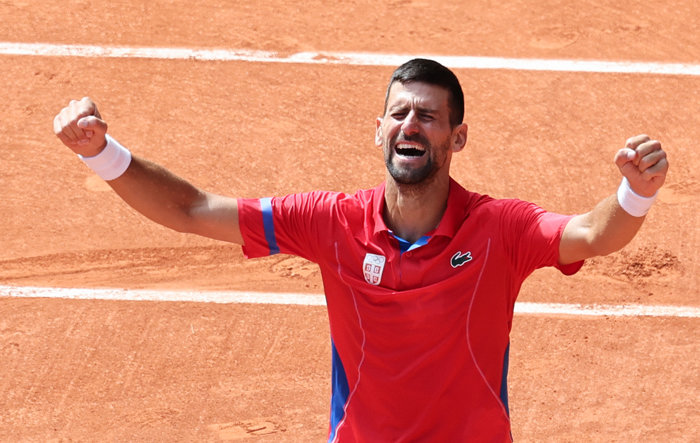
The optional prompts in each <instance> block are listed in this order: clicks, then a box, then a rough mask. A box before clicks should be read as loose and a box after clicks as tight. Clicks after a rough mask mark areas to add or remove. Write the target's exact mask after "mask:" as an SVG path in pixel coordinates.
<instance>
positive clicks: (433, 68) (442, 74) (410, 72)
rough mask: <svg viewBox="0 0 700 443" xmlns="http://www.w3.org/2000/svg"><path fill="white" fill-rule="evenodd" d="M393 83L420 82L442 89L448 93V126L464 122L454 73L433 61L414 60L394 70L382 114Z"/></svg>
mask: <svg viewBox="0 0 700 443" xmlns="http://www.w3.org/2000/svg"><path fill="white" fill-rule="evenodd" d="M394 82H399V83H401V84H402V85H404V84H407V83H411V82H422V83H428V84H430V85H435V86H440V87H443V88H445V89H446V90H447V92H449V94H450V96H449V100H448V104H449V106H450V124H451V125H452V126H453V127H454V126H457V125H460V124H462V122H463V121H464V92H462V86H461V85H460V84H459V80H458V79H457V76H456V75H455V74H454V72H452V71H450V70H449V69H448V68H447V67H445V66H443V65H441V64H440V63H438V62H436V61H435V60H428V59H425V58H414V59H413V60H409V61H407V62H406V63H404V64H403V65H401V66H399V67H398V68H396V70H395V71H394V73H393V74H392V76H391V79H390V80H389V86H387V88H386V97H385V98H384V114H386V107H387V105H388V102H389V91H390V90H391V85H393V84H394Z"/></svg>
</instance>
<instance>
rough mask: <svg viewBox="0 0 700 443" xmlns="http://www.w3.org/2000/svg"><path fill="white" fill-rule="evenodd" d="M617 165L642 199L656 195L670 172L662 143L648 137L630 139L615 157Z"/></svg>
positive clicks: (641, 136) (638, 136)
mask: <svg viewBox="0 0 700 443" xmlns="http://www.w3.org/2000/svg"><path fill="white" fill-rule="evenodd" d="M615 164H617V167H618V168H620V172H621V173H622V175H624V176H625V177H627V180H628V181H629V183H630V187H631V188H632V190H633V191H634V192H636V193H637V194H639V195H641V196H642V197H651V196H652V195H654V194H656V191H658V190H659V188H661V185H663V184H664V181H665V180H666V172H667V171H668V160H667V159H666V152H664V150H663V149H662V148H661V143H659V142H658V141H656V140H651V139H650V138H649V136H647V135H637V136H635V137H631V138H629V139H628V140H627V143H626V144H625V147H624V148H622V149H620V150H619V151H618V152H617V154H616V155H615Z"/></svg>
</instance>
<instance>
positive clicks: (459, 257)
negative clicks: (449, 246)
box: [450, 251, 472, 269]
mask: <svg viewBox="0 0 700 443" xmlns="http://www.w3.org/2000/svg"><path fill="white" fill-rule="evenodd" d="M470 261H472V252H471V251H467V252H465V253H464V254H462V251H457V253H456V254H455V255H453V256H452V259H451V260H450V264H451V265H452V267H453V268H455V269H457V267H459V266H462V265H463V264H465V263H468V262H470Z"/></svg>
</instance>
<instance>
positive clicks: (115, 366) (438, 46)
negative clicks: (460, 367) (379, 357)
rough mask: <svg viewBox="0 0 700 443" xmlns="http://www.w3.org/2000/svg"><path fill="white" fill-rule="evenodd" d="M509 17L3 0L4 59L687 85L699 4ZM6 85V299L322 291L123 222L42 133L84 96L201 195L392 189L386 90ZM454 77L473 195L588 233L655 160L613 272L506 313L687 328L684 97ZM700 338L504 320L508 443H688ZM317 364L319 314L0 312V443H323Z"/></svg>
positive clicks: (330, 84)
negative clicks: (106, 291)
mask: <svg viewBox="0 0 700 443" xmlns="http://www.w3.org/2000/svg"><path fill="white" fill-rule="evenodd" d="M241 3H242V2H241ZM433 3H434V4H433ZM460 3H461V4H460ZM506 3H507V4H508V6H497V5H499V4H500V3H499V2H486V1H477V2H466V1H461V2H451V3H450V2H448V3H444V4H442V3H440V4H439V3H438V2H427V1H426V2H420V1H372V2H370V1H352V2H342V3H339V4H334V3H330V2H317V1H308V2H298V3H297V2H285V1H279V0H271V1H268V2H259V1H257V0H255V1H253V2H249V3H245V4H240V5H232V4H229V3H228V2H222V1H220V0H216V1H209V2H203V4H199V3H198V2H184V1H179V0H178V1H164V0H157V1H152V2H147V3H143V2H135V1H120V2H111V3H110V4H109V5H100V4H96V3H94V2H86V1H77V0H73V1H67V2H55V3H51V4H45V3H44V2H37V1H36V0H28V1H22V2H20V1H15V2H0V21H2V23H3V26H2V27H1V29H0V41H2V42H13V43H46V44H85V45H98V46H100V45H102V46H124V47H179V48H193V49H227V50H264V51H272V52H276V53H277V54H279V55H280V56H281V57H285V56H289V55H290V54H295V53H299V52H304V51H315V52H323V51H333V52H369V53H388V54H406V55H407V56H406V59H408V58H410V56H412V55H455V56H467V55H469V56H489V57H505V58H538V59H566V60H603V61H613V62H618V61H632V62H659V63H684V64H689V65H695V66H697V64H699V63H700V40H698V38H697V32H696V31H694V30H695V29H699V28H700V3H698V2H697V1H695V0H683V1H679V2H673V6H671V3H669V2H665V1H660V0H659V1H643V2H627V1H622V2H617V1H616V2H613V1H608V2H605V1H602V0H588V1H584V2H559V1H544V0H538V1H537V2H526V1H520V0H518V1H514V2H506ZM448 4H449V5H448ZM0 68H1V69H0V80H1V81H2V84H3V85H4V88H3V92H2V102H3V107H2V108H1V109H0V121H2V124H1V125H0V143H1V144H0V152H1V153H2V168H1V173H0V197H1V198H0V213H2V214H3V217H2V220H3V222H2V229H1V230H0V286H3V287H7V286H11V287H17V288H20V292H21V288H25V287H29V286H39V287H49V288H125V289H133V290H137V289H155V290H176V291H182V292H187V293H189V291H193V290H204V291H256V292H264V293H269V294H275V293H279V292H284V293H302V294H321V293H322V287H321V283H320V278H319V273H318V271H317V270H316V268H315V265H313V264H311V263H308V262H305V261H302V260H301V259H297V258H292V257H289V256H282V255H278V256H274V257H272V258H268V259H262V260H254V261H246V260H245V259H244V258H243V255H242V253H241V251H240V248H239V247H236V246H235V245H227V244H223V243H217V242H214V241H209V240H206V239H202V238H198V237H195V236H188V235H182V234H177V233H173V232H170V231H167V230H166V229H164V228H161V227H159V226H156V225H154V224H152V223H151V222H149V221H147V220H146V219H144V218H143V217H141V216H140V215H138V214H136V213H135V212H134V211H132V210H131V209H130V208H128V207H127V206H126V205H125V204H123V203H122V202H121V201H120V200H119V199H118V198H117V197H116V196H115V195H113V194H112V193H111V192H110V190H109V188H108V187H107V186H106V185H105V184H104V183H103V182H101V181H100V180H99V179H98V178H97V177H96V176H94V175H93V174H92V173H91V172H90V171H89V170H88V169H87V168H86V167H85V166H83V165H82V163H81V162H80V161H79V160H78V159H77V158H76V157H75V156H74V155H72V154H71V153H70V151H68V149H66V148H64V147H63V146H62V145H61V144H60V142H59V141H58V139H56V138H55V137H54V135H53V132H52V120H53V116H54V115H55V114H56V113H57V112H58V111H59V110H60V109H61V108H62V107H63V106H65V105H66V104H67V103H68V101H69V100H70V99H73V98H80V97H82V96H85V95H89V96H91V97H93V98H94V99H95V100H96V102H97V103H98V106H99V107H100V110H101V112H102V115H103V117H104V118H105V119H106V120H107V121H108V122H109V124H110V133H111V134H113V135H114V136H115V138H117V139H119V140H120V141H121V142H122V143H123V144H124V145H126V146H128V147H130V148H131V149H132V151H134V152H135V153H137V154H140V155H143V156H146V157H148V158H150V159H152V160H154V161H156V162H159V163H161V164H163V165H165V166H166V167H168V168H170V169H171V170H173V171H174V172H176V173H177V174H180V175H182V176H184V177H187V178H188V179H190V180H191V181H192V182H194V183H195V184H196V185H199V186H201V187H203V188H205V189H208V190H211V191H215V192H218V193H222V194H228V195H234V196H244V197H257V196H259V197H263V196H269V195H282V194H287V193H291V192H298V191H307V190H312V189H329V190H342V191H348V192H353V191H355V190H357V189H360V188H367V187H371V186H374V185H375V184H377V183H378V182H380V181H381V180H382V179H383V172H384V166H383V162H382V157H381V153H380V150H379V149H378V148H375V147H374V144H373V137H374V125H375V123H374V122H375V118H376V117H377V116H378V115H379V113H380V112H381V108H382V105H383V100H384V88H385V86H386V82H387V80H388V78H389V76H390V74H391V71H392V70H393V68H392V67H390V66H358V65H348V64H343V63H340V64H329V63H318V64H310V63H274V62H264V61H263V62H252V61H226V62H221V61H219V62H217V61H206V60H196V59H177V60H162V59H147V58H105V57H56V56H31V55H9V54H3V55H0ZM455 71H456V73H457V74H458V76H459V78H460V81H461V82H462V85H463V88H464V90H465V96H466V98H467V105H466V107H467V109H466V112H467V114H466V121H467V122H468V123H469V125H470V132H469V142H468V145H467V149H466V150H465V151H464V152H462V153H460V154H458V155H457V156H455V158H454V160H453V176H454V177H455V178H456V179H457V180H458V181H460V182H461V183H462V184H464V185H465V187H467V188H468V189H472V190H475V191H477V192H482V193H488V194H490V195H492V196H495V197H517V198H521V199H524V200H530V201H534V202H536V203H538V204H539V205H541V206H543V207H545V208H547V209H549V210H552V211H557V212H563V213H577V212H583V211H586V210H588V209H590V208H591V207H592V206H593V205H594V204H595V203H596V202H597V201H599V200H600V199H602V198H603V197H605V196H607V195H609V194H610V193H612V192H613V191H614V190H615V189H616V188H617V184H618V182H619V176H618V173H617V169H616V167H615V166H614V164H613V163H612V158H613V155H614V153H615V151H616V150H617V149H619V148H620V147H621V146H622V145H623V144H624V141H625V139H626V138H627V137H629V136H631V135H635V134H638V133H648V134H650V135H652V136H653V137H655V138H658V139H659V140H661V142H662V143H663V145H664V147H665V149H666V151H667V152H668V155H669V159H670V163H671V170H670V173H669V177H668V180H667V184H666V186H665V188H664V189H663V190H662V191H661V193H660V196H659V199H658V202H657V204H656V205H655V206H654V208H652V210H651V212H650V214H649V216H648V217H647V222H646V224H645V225H644V227H643V228H642V231H641V232H640V234H639V235H638V236H637V238H636V239H635V240H634V241H633V242H632V243H631V244H630V245H629V246H628V247H627V248H626V249H624V250H623V251H622V252H620V253H617V254H615V255H612V256H609V257H605V258H598V259H594V260H590V261H589V262H588V263H587V264H586V265H585V266H584V268H583V269H582V271H581V272H579V273H578V274H577V275H575V276H573V277H563V276H561V275H559V274H558V273H557V272H555V271H553V270H541V271H537V272H536V273H535V274H533V275H532V276H531V277H530V279H529V280H528V281H527V282H526V284H525V286H524V287H523V290H522V292H521V295H520V298H519V301H521V302H538V303H569V304H578V303H580V304H585V305H593V304H606V305H627V304H632V305H643V306H647V305H648V306H681V307H690V308H698V307H700V272H699V266H698V265H699V263H700V235H699V234H700V215H699V214H700V212H699V210H700V175H699V174H698V170H699V169H700V159H699V157H698V147H697V144H698V140H700V117H699V116H700V77H699V76H697V75H685V74H675V75H659V74H644V73H630V74H615V73H584V72H551V71H531V70H521V69H516V70H508V69H463V68H458V69H455ZM56 293H57V294H60V291H58V290H56ZM695 312H697V311H695ZM699 326H700V319H699V318H697V316H696V317H692V316H691V317H680V316H674V315H671V316H664V317H654V316H640V315H633V316H622V317H618V316H611V315H599V316H582V315H558V314H548V315H544V314H537V313H535V314H516V316H515V319H514V326H513V331H512V336H511V340H512V344H511V358H510V361H511V364H510V371H509V393H510V411H511V418H512V428H513V436H514V438H515V440H516V441H552V442H561V441H571V442H579V441H664V442H666V441H688V442H690V441H698V440H700V412H698V408H697V401H698V398H700V360H699V359H698V358H697V355H698V352H699V351H700V346H699V345H698V343H699V339H700V329H699ZM330 363H331V348H330V337H329V331H328V325H327V317H326V313H325V308H324V307H323V306H304V305H283V304H254V303H223V304H222V303H201V302H169V301H119V300H117V301H114V300H70V299H65V298H42V297H40V298H31V297H30V298H27V297H7V296H5V297H2V298H0V441H8V442H19V441H53V442H67V441H221V440H224V441H241V442H314V441H316V442H320V441H324V440H325V438H326V435H327V428H328V417H329V400H330Z"/></svg>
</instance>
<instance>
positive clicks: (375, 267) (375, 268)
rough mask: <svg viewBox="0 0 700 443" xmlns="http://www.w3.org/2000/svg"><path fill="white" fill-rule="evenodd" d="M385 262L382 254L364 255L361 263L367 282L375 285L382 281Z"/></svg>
mask: <svg viewBox="0 0 700 443" xmlns="http://www.w3.org/2000/svg"><path fill="white" fill-rule="evenodd" d="M385 263H386V257H384V256H383V255H377V254H369V253H368V254H367V255H365V261H364V263H362V273H363V274H364V275H365V280H366V281H367V283H369V284H370V285H375V286H376V285H378V284H379V283H380V282H381V281H382V273H383V272H384V264H385Z"/></svg>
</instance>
